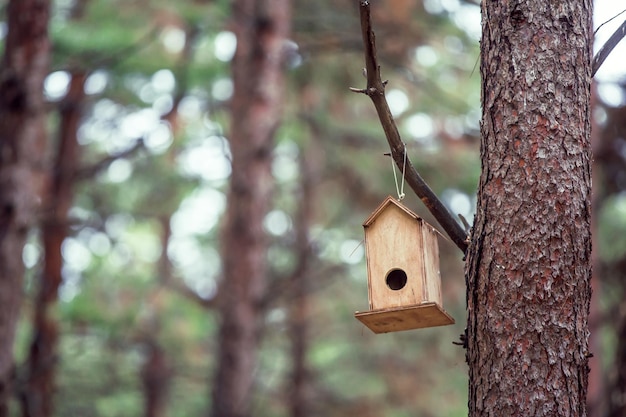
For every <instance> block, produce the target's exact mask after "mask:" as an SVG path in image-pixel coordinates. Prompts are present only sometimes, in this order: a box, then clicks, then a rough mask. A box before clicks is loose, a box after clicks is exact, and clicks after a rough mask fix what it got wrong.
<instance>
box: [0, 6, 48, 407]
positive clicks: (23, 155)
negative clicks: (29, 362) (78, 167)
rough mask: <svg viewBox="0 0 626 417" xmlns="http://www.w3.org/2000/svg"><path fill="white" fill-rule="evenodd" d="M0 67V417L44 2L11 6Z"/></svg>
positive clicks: (40, 132)
mask: <svg viewBox="0 0 626 417" xmlns="http://www.w3.org/2000/svg"><path fill="white" fill-rule="evenodd" d="M6 13H7V23H8V32H7V37H6V39H5V43H4V48H5V50H4V56H3V59H2V63H1V65H0V417H3V416H6V415H8V413H9V404H8V403H9V398H10V396H11V390H12V388H11V380H12V374H13V367H14V363H13V342H14V338H15V328H16V324H17V320H18V316H19V309H20V304H21V300H22V290H23V289H22V285H23V284H22V281H23V275H24V264H23V262H22V250H23V248H24V244H25V242H26V235H27V233H28V230H29V228H30V227H31V226H32V225H33V223H34V222H35V221H36V215H37V210H38V208H39V203H40V198H41V187H42V184H43V173H44V170H43V155H44V149H45V140H46V132H45V120H44V119H45V107H44V100H43V81H44V78H45V77H46V75H47V73H48V62H49V50H50V43H49V40H48V20H49V15H50V2H49V0H11V1H9V3H8V5H7V10H6Z"/></svg>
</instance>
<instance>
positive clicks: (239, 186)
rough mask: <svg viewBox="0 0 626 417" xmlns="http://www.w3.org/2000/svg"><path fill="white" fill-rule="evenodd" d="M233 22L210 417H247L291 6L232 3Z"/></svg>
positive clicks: (284, 1) (266, 1) (277, 0)
mask: <svg viewBox="0 0 626 417" xmlns="http://www.w3.org/2000/svg"><path fill="white" fill-rule="evenodd" d="M233 24H234V32H235V35H236V36H237V50H236V52H235V56H234V59H233V62H232V75H233V85H234V92H233V97H232V99H231V119H232V122H231V131H230V138H229V140H230V149H231V153H232V173H231V178H230V190H229V193H228V205H227V212H226V215H225V220H224V229H223V235H222V262H223V281H222V283H221V287H220V290H219V294H220V306H219V310H220V316H221V323H220V330H219V352H218V356H217V364H218V365H217V370H216V373H215V376H214V380H213V402H212V411H211V415H212V416H213V417H245V416H248V415H250V408H251V398H252V390H253V384H254V371H255V368H256V361H257V358H256V351H257V349H258V345H259V338H260V333H261V330H262V322H263V311H262V305H261V304H262V300H263V298H264V292H265V287H266V281H267V264H266V256H267V249H268V241H267V239H266V236H265V233H264V231H263V219H264V217H265V215H266V214H267V212H268V210H269V207H270V204H271V198H272V191H273V178H272V173H271V163H272V150H273V147H274V135H275V133H276V130H277V128H278V126H279V123H280V118H281V107H282V91H283V83H284V81H283V78H284V63H283V58H282V50H283V42H284V40H285V39H286V38H287V36H288V32H289V24H290V2H289V0H262V1H255V0H237V1H235V2H234V3H233Z"/></svg>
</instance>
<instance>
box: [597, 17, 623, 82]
mask: <svg viewBox="0 0 626 417" xmlns="http://www.w3.org/2000/svg"><path fill="white" fill-rule="evenodd" d="M624 36H626V20H624V22H623V23H622V24H621V25H620V27H618V28H617V30H616V31H615V32H614V33H613V34H612V35H611V37H610V38H609V40H608V41H606V43H605V44H604V45H602V48H600V50H599V51H598V53H597V54H596V56H594V57H593V62H592V63H591V76H592V77H593V76H594V75H596V72H598V69H600V67H601V66H602V64H603V63H604V60H605V59H606V58H607V57H608V56H609V55H610V53H611V52H612V51H613V49H614V48H615V47H616V46H617V44H618V43H620V41H621V40H622V39H624Z"/></svg>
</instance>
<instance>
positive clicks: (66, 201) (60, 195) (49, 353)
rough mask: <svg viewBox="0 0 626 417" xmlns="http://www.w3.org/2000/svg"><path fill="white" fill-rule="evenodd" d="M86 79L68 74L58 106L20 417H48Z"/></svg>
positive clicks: (83, 74) (77, 74)
mask: <svg viewBox="0 0 626 417" xmlns="http://www.w3.org/2000/svg"><path fill="white" fill-rule="evenodd" d="M86 78H87V75H86V73H84V72H79V73H75V74H72V78H71V80H70V85H69V89H68V93H67V95H66V97H65V99H64V100H63V102H62V103H61V104H60V111H59V113H60V125H59V138H58V149H57V152H56V157H55V160H54V163H53V169H52V171H51V175H50V182H49V188H48V192H47V196H46V205H45V207H46V210H45V217H44V219H43V221H42V225H41V235H42V242H43V248H44V266H43V271H42V274H41V277H40V282H39V292H38V294H37V302H36V303H35V315H34V320H33V340H32V341H31V346H30V351H29V356H28V361H27V370H28V375H27V380H26V390H25V392H24V393H22V401H23V404H22V410H23V415H24V416H25V417H50V416H52V414H53V411H54V408H53V397H54V383H55V369H56V361H57V345H58V338H59V329H58V327H59V325H58V322H57V320H56V317H55V314H54V311H53V309H54V307H55V305H56V303H57V300H58V292H59V287H60V286H61V282H62V281H63V275H62V269H63V256H62V254H61V247H62V245H63V241H64V240H65V238H66V237H67V235H68V219H67V214H68V212H69V210H70V208H71V206H72V202H73V200H74V182H75V174H76V171H77V168H78V160H79V145H78V128H79V126H80V120H81V117H82V107H83V104H84V99H85V90H84V84H85V80H86Z"/></svg>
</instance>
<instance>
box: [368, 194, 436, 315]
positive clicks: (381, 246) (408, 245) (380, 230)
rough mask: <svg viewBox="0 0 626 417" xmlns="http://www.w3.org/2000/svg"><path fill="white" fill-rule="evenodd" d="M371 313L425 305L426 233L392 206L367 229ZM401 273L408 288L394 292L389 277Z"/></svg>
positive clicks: (414, 221) (416, 221) (413, 219)
mask: <svg viewBox="0 0 626 417" xmlns="http://www.w3.org/2000/svg"><path fill="white" fill-rule="evenodd" d="M365 248H366V253H367V274H368V287H369V296H370V299H369V301H370V309H373V310H376V309H382V308H389V307H399V306H407V305H415V304H419V303H421V302H422V301H424V287H423V283H424V280H423V276H424V275H425V270H424V257H423V253H424V250H423V232H422V222H421V220H418V219H415V218H412V217H410V216H407V214H406V213H405V212H403V211H402V210H401V209H400V208H398V207H396V206H393V205H390V206H388V207H387V208H386V209H385V210H384V211H382V212H381V213H380V214H379V216H378V217H377V218H376V219H375V220H374V221H373V222H372V223H371V224H370V225H368V226H367V227H366V228H365ZM393 269H401V270H403V271H404V272H405V273H406V275H407V282H406V285H405V286H404V287H403V288H402V289H400V290H392V289H390V288H389V286H388V285H387V282H386V277H387V274H388V273H389V272H390V271H391V270H393Z"/></svg>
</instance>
